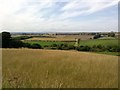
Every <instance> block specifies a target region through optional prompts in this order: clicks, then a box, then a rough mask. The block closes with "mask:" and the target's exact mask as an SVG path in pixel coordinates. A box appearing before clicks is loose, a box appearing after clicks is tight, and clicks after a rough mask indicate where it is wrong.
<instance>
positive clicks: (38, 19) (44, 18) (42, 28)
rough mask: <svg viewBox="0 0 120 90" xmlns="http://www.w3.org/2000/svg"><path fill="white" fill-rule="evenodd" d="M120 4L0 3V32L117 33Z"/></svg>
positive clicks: (95, 0)
mask: <svg viewBox="0 0 120 90" xmlns="http://www.w3.org/2000/svg"><path fill="white" fill-rule="evenodd" d="M118 1H119V0H0V13H1V15H0V31H10V32H107V31H118Z"/></svg>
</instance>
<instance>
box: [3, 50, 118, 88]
mask: <svg viewBox="0 0 120 90" xmlns="http://www.w3.org/2000/svg"><path fill="white" fill-rule="evenodd" d="M2 53H3V59H2V66H3V67H2V75H3V80H2V81H3V82H2V85H3V86H2V87H3V88H117V87H118V57H117V56H111V55H102V54H96V53H87V52H77V51H64V50H44V49H26V48H25V49H3V51H2Z"/></svg>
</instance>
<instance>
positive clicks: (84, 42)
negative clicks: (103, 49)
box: [24, 39, 118, 46]
mask: <svg viewBox="0 0 120 90" xmlns="http://www.w3.org/2000/svg"><path fill="white" fill-rule="evenodd" d="M24 42H28V43H31V44H33V43H38V44H40V45H42V46H44V45H52V44H62V43H67V44H71V45H74V44H75V42H60V41H57V42H52V41H34V40H33V41H24ZM80 45H83V46H85V45H88V46H93V45H103V46H118V40H117V39H114V40H109V39H108V40H104V39H94V40H81V41H80Z"/></svg>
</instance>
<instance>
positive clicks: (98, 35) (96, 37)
mask: <svg viewBox="0 0 120 90" xmlns="http://www.w3.org/2000/svg"><path fill="white" fill-rule="evenodd" d="M100 37H101V34H96V35H95V36H94V37H93V38H94V39H98V38H100Z"/></svg>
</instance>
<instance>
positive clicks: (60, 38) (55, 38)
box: [27, 35, 93, 41]
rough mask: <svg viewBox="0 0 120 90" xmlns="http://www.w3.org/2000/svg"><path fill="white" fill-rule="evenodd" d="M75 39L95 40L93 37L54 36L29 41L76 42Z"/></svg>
mask: <svg viewBox="0 0 120 90" xmlns="http://www.w3.org/2000/svg"><path fill="white" fill-rule="evenodd" d="M75 38H81V40H89V39H90V38H93V35H52V36H49V38H44V37H33V38H29V39H27V41H75Z"/></svg>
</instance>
